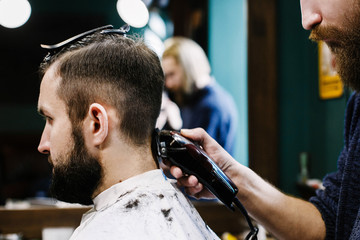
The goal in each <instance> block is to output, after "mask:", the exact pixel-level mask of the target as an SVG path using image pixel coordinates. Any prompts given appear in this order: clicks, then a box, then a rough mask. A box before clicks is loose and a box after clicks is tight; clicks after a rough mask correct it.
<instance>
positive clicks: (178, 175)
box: [170, 165, 184, 179]
mask: <svg viewBox="0 0 360 240" xmlns="http://www.w3.org/2000/svg"><path fill="white" fill-rule="evenodd" d="M170 173H171V175H173V176H174V177H175V178H176V179H179V178H181V177H182V176H183V175H184V174H183V172H182V171H181V169H180V168H179V167H176V166H174V165H173V166H171V167H170Z"/></svg>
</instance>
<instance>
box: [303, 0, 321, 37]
mask: <svg viewBox="0 0 360 240" xmlns="http://www.w3.org/2000/svg"><path fill="white" fill-rule="evenodd" d="M300 4H301V16H302V26H303V28H304V29H306V30H311V29H313V28H314V27H315V26H316V25H318V24H320V23H321V21H322V16H321V14H320V11H319V9H318V7H317V6H318V4H319V3H317V0H301V1H300Z"/></svg>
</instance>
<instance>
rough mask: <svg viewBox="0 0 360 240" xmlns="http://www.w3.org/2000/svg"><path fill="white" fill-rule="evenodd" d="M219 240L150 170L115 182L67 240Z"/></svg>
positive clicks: (181, 196) (185, 201) (170, 185)
mask: <svg viewBox="0 0 360 240" xmlns="http://www.w3.org/2000/svg"><path fill="white" fill-rule="evenodd" d="M92 239H96V240H105V239H106V240H112V239H116V240H130V239H133V240H139V239H147V240H148V239H154V240H155V239H156V240H160V239H173V240H175V239H176V240H179V239H184V240H185V239H186V240H189V239H194V240H195V239H196V240H199V239H219V238H218V237H217V236H216V234H215V233H214V232H213V231H212V230H211V229H210V228H209V227H208V226H207V225H206V224H205V223H204V221H203V220H202V218H201V217H200V215H199V213H198V212H197V211H196V209H195V208H194V206H193V205H192V203H191V202H190V201H189V200H188V199H187V198H186V197H185V196H184V194H183V193H182V192H181V191H180V190H179V189H178V188H177V187H176V184H175V181H174V180H170V179H166V177H165V176H164V175H163V173H162V171H161V170H153V171H149V172H146V173H143V174H141V175H138V176H135V177H132V178H129V179H127V180H125V181H123V182H121V183H118V184H116V185H114V186H112V187H110V188H109V189H107V190H105V191H104V192H102V193H100V194H99V195H98V196H97V197H96V198H95V199H94V207H93V208H92V209H91V210H89V211H88V212H87V213H85V214H84V215H83V217H82V220H81V224H80V226H79V227H78V228H77V229H76V230H75V231H74V233H73V235H72V236H71V238H70V240H92Z"/></svg>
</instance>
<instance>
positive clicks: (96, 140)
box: [88, 103, 109, 146]
mask: <svg viewBox="0 0 360 240" xmlns="http://www.w3.org/2000/svg"><path fill="white" fill-rule="evenodd" d="M88 114H89V118H90V134H91V135H92V142H93V144H94V145H95V146H99V145H100V144H102V143H103V142H104V141H105V139H106V137H107V136H108V130H109V120H108V114H107V111H106V110H105V108H104V107H103V106H102V105H101V104H98V103H93V104H91V105H90V107H89V113H88Z"/></svg>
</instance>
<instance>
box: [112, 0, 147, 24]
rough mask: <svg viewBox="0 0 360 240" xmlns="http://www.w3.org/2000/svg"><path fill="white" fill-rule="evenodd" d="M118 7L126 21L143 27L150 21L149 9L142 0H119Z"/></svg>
mask: <svg viewBox="0 0 360 240" xmlns="http://www.w3.org/2000/svg"><path fill="white" fill-rule="evenodd" d="M116 9H117V11H118V13H119V15H120V17H121V19H122V20H124V22H126V23H127V24H129V25H130V26H132V27H136V28H142V27H144V26H145V25H146V24H147V23H148V21H149V11H148V9H147V8H146V5H145V4H144V2H142V1H141V0H118V2H117V4H116Z"/></svg>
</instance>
